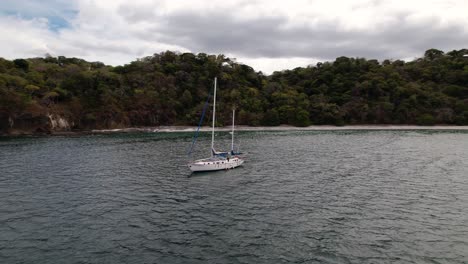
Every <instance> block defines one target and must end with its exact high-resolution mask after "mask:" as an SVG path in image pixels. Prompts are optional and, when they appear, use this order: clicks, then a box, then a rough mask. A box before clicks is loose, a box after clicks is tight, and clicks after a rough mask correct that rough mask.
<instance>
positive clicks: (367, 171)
mask: <svg viewBox="0 0 468 264" xmlns="http://www.w3.org/2000/svg"><path fill="white" fill-rule="evenodd" d="M191 136H192V135H191V134H190V133H139V134H111V135H82V136H67V137H58V136H54V137H18V138H13V137H7V138H0V263H467V262H468V132H467V131H464V132H463V131H289V132H288V131H281V132H261V131H255V132H240V133H238V134H237V139H238V140H236V141H237V142H238V143H240V149H241V150H242V151H244V152H247V154H246V158H245V159H246V163H245V164H244V166H243V167H241V168H237V169H234V170H228V171H219V172H210V173H200V174H190V172H189V170H188V168H187V167H186V166H185V164H186V163H187V161H188V157H187V155H186V151H187V150H188V148H189V146H190V143H191ZM210 139H211V138H210V135H209V134H207V133H203V134H202V136H201V137H200V138H199V139H198V142H197V145H196V148H195V153H194V157H196V158H203V157H206V156H207V155H209V147H210ZM229 144H230V138H229V134H228V133H227V132H222V133H218V134H217V141H216V147H217V149H219V150H223V149H227V147H229Z"/></svg>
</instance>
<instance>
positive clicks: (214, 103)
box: [211, 77, 217, 157]
mask: <svg viewBox="0 0 468 264" xmlns="http://www.w3.org/2000/svg"><path fill="white" fill-rule="evenodd" d="M216 81H217V79H216V77H215V78H214V94H213V128H212V130H211V156H212V157H213V155H214V154H213V149H214V133H215V118H216Z"/></svg>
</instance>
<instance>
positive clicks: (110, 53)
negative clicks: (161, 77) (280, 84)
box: [0, 0, 468, 74]
mask: <svg viewBox="0 0 468 264" xmlns="http://www.w3.org/2000/svg"><path fill="white" fill-rule="evenodd" d="M467 10H468V1H466V0H289V1H284V0H221V1H218V0H206V1H201V0H189V1H182V0H167V1H166V0H131V1H127V0H109V1H107V0H95V1H92V0H37V1H33V0H29V1H28V0H0V57H4V58H7V59H14V58H28V57H37V56H41V57H43V56H44V55H45V54H46V53H49V54H51V55H54V56H57V55H64V56H67V57H79V58H84V59H86V60H90V61H102V62H104V63H106V64H111V65H123V64H125V63H128V62H130V61H132V60H135V59H136V58H141V57H144V56H149V55H152V54H154V53H159V52H162V51H165V50H172V51H180V52H193V53H199V52H204V53H208V54H225V55H227V56H228V57H231V58H236V59H237V61H238V62H241V63H245V64H248V65H250V66H252V67H254V69H255V70H257V71H263V72H264V73H268V74H269V73H271V72H273V71H275V70H282V69H292V68H295V67H299V66H307V65H309V64H315V63H317V62H318V61H326V60H334V59H335V58H336V57H339V56H348V57H364V58H368V59H379V60H382V59H405V60H411V59H414V58H415V57H421V56H422V55H423V53H424V51H425V50H427V49H430V48H437V49H440V50H443V51H450V50H453V49H462V48H468V11H467Z"/></svg>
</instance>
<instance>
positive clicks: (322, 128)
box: [89, 125, 468, 134]
mask: <svg viewBox="0 0 468 264" xmlns="http://www.w3.org/2000/svg"><path fill="white" fill-rule="evenodd" d="M215 129H216V131H225V132H229V131H231V129H232V128H231V127H230V126H225V127H217V128H215ZM196 130H197V127H194V126H159V127H144V128H135V127H134V128H118V129H94V130H91V131H90V132H89V133H91V134H94V133H97V134H100V133H132V132H147V133H156V132H166V133H172V132H195V131H196ZM211 130H212V128H211V127H209V126H203V127H200V130H199V131H200V132H210V131H211ZM343 130H415V131H416V130H444V131H450V130H464V131H468V126H451V125H435V126H417V125H348V126H331V125H316V126H308V127H294V126H272V127H267V126H258V127H251V126H242V125H241V126H236V128H235V131H343Z"/></svg>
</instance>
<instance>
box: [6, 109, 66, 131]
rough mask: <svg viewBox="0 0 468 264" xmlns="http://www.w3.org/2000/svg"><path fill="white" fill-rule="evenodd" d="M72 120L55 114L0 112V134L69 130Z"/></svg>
mask: <svg viewBox="0 0 468 264" xmlns="http://www.w3.org/2000/svg"><path fill="white" fill-rule="evenodd" d="M72 127H73V122H71V121H69V120H68V119H67V118H66V117H64V116H60V115H57V114H50V113H48V114H46V115H44V114H32V113H24V114H21V115H18V116H10V115H7V114H0V134H9V135H30V134H50V133H53V132H62V131H70V130H71V128H72Z"/></svg>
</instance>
